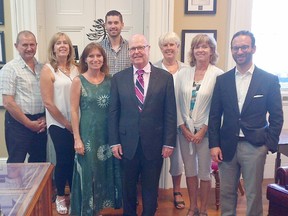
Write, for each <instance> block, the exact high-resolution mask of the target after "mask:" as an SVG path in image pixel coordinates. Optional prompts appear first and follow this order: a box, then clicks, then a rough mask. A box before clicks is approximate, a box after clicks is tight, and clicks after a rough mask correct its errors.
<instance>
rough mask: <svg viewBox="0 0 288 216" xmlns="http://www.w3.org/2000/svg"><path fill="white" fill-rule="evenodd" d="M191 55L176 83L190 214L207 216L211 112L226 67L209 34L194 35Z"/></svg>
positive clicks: (178, 121) (179, 73) (209, 180)
mask: <svg viewBox="0 0 288 216" xmlns="http://www.w3.org/2000/svg"><path fill="white" fill-rule="evenodd" d="M189 57H190V61H189V63H190V66H191V67H188V68H183V69H181V70H180V71H179V72H178V74H177V79H176V84H175V92H176V95H177V96H176V101H177V124H178V127H179V129H180V134H179V141H180V147H181V148H180V149H181V153H182V158H183V162H184V169H185V175H186V183H187V187H188V194H189V199H190V208H189V211H188V213H187V216H193V215H200V216H205V215H207V204H208V196H209V191H210V188H211V177H210V166H211V158H210V151H209V146H208V137H207V126H208V116H209V110H210V103H211V98H212V93H213V89H214V85H215V82H216V77H217V76H218V75H220V74H222V73H223V71H222V70H221V69H219V68H217V67H216V66H215V63H216V61H217V59H218V54H217V51H216V41H215V40H214V38H212V37H210V36H208V35H206V34H198V35H196V36H195V37H194V38H193V40H192V43H191V49H190V52H189ZM199 179H200V188H199V189H198V184H199ZM198 193H199V195H200V207H199V208H198V205H197V196H198Z"/></svg>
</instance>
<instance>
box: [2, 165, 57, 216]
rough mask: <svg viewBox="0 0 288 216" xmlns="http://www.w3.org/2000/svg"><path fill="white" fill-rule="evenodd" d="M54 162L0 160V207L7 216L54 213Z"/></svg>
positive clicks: (48, 215)
mask: <svg viewBox="0 0 288 216" xmlns="http://www.w3.org/2000/svg"><path fill="white" fill-rule="evenodd" d="M53 167H54V166H53V165H52V164H50V163H15V164H6V163H0V207H1V211H2V213H4V215H15V216H20V215H21V216H40V215H41V216H50V215H52V171H53Z"/></svg>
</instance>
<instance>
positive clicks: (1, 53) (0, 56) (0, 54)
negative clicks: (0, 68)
mask: <svg viewBox="0 0 288 216" xmlns="http://www.w3.org/2000/svg"><path fill="white" fill-rule="evenodd" d="M5 63H6V54H5V41H4V32H3V31H0V64H5Z"/></svg>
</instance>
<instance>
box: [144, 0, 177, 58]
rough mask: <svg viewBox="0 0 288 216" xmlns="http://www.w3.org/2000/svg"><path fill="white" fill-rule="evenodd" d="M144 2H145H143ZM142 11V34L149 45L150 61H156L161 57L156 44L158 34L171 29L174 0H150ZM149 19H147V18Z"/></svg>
mask: <svg viewBox="0 0 288 216" xmlns="http://www.w3.org/2000/svg"><path fill="white" fill-rule="evenodd" d="M145 4H147V3H146V2H145ZM145 8H146V10H145V12H144V18H146V20H145V23H144V34H145V35H146V36H147V38H148V41H149V43H150V45H151V50H150V61H151V62H152V63H153V62H156V61H158V60H159V59H160V58H161V57H162V53H161V51H160V49H159V46H158V39H159V37H160V35H162V34H163V33H165V32H168V31H173V24H174V0H161V1H153V0H150V1H149V3H148V5H146V7H145ZM148 19H149V20H148Z"/></svg>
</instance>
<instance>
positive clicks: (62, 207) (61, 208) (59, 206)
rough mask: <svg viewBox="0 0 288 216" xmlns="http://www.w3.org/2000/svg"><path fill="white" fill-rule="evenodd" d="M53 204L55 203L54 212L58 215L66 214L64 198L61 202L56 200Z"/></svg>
mask: <svg viewBox="0 0 288 216" xmlns="http://www.w3.org/2000/svg"><path fill="white" fill-rule="evenodd" d="M55 203H56V211H57V212H58V214H61V215H66V214H68V209H67V206H66V201H65V198H63V199H61V200H58V199H57V198H56V201H55Z"/></svg>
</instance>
